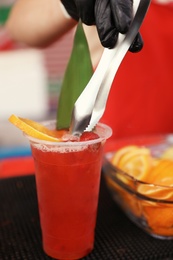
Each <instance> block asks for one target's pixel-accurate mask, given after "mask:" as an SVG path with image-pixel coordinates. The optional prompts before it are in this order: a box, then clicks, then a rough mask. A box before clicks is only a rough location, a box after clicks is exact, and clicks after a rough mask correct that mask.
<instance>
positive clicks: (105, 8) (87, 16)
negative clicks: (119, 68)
mask: <svg viewBox="0 0 173 260" xmlns="http://www.w3.org/2000/svg"><path fill="white" fill-rule="evenodd" d="M61 2H62V4H63V5H64V7H65V9H66V10H67V12H68V13H69V15H70V16H71V17H72V18H74V19H75V20H77V21H78V20H79V19H81V21H82V22H83V23H84V24H86V25H94V24H95V25H96V27H97V31H98V35H99V38H100V42H101V44H102V45H103V47H106V48H113V47H114V46H115V44H116V42H117V37H118V33H119V32H120V33H123V34H124V33H126V32H127V31H128V29H129V26H130V23H131V21H132V12H133V9H132V5H133V3H132V0H61ZM142 47H143V40H142V37H141V36H140V34H139V33H138V34H137V36H136V38H135V39H134V41H133V43H132V45H131V46H130V48H129V51H131V52H138V51H140V50H141V49H142Z"/></svg>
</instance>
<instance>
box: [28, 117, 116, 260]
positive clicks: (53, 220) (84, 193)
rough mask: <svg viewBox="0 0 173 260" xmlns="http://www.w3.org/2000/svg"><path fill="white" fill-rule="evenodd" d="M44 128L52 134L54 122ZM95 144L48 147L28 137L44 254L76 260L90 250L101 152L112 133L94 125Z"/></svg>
mask: <svg viewBox="0 0 173 260" xmlns="http://www.w3.org/2000/svg"><path fill="white" fill-rule="evenodd" d="M44 125H46V126H48V127H49V128H50V129H53V128H55V122H53V121H50V122H47V123H45V124H44ZM96 133H97V134H98V135H99V136H100V138H99V139H94V140H89V141H84V142H57V143H56V142H49V141H43V140H38V139H35V138H32V137H30V136H27V137H28V138H29V140H30V144H31V149H32V155H33V158H34V162H35V172H36V185H37V195H38V204H39V213H40V222H41V229H42V237H43V248H44V251H45V252H46V253H47V254H48V255H49V256H51V257H53V258H57V259H79V258H82V257H84V256H86V255H87V254H89V253H90V252H91V250H92V249H93V246H94V229H95V224H96V215H97V205H98V195H99V184H100V172H101V165H102V155H103V147H104V143H105V141H106V139H107V138H109V137H110V136H111V133H112V131H111V129H110V128H109V127H108V126H106V125H104V124H98V125H97V127H96Z"/></svg>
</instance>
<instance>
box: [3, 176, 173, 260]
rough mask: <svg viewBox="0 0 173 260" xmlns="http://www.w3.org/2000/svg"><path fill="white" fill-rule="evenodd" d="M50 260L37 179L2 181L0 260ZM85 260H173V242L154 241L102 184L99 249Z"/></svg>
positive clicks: (98, 226)
mask: <svg viewBox="0 0 173 260" xmlns="http://www.w3.org/2000/svg"><path fill="white" fill-rule="evenodd" d="M38 259H40V260H44V259H47V260H50V259H51V258H50V257H48V256H46V255H45V254H44V252H43V250H42V245H41V231H40V224H39V216H38V207H37V198H36V187H35V178H34V176H27V177H19V178H11V179H4V180H1V181H0V260H38ZM83 259H85V260H96V259H97V260H102V259H103V260H109V259H110V260H113V259H115V260H116V259H122V260H126V259H127V260H128V259H131V260H135V259H136V260H150V259H155V260H171V259H173V241H163V240H158V239H155V238H152V237H150V236H149V235H147V234H145V233H144V232H143V231H142V230H140V229H139V228H138V227H136V226H135V225H134V224H133V223H132V222H131V221H130V220H128V219H127V218H126V216H125V215H124V214H123V213H122V212H121V210H120V209H119V208H118V206H116V204H115V203H114V202H113V200H112V199H111V197H110V195H109V192H108V190H107V188H106V186H105V183H104V180H103V179H102V181H101V191H100V201H99V209H98V220H97V227H96V236H95V249H94V250H93V252H92V253H91V254H90V255H88V256H87V257H85V258H83Z"/></svg>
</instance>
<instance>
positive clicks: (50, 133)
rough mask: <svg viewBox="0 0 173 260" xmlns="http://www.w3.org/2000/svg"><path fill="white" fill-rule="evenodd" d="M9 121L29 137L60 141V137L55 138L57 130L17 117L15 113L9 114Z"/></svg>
mask: <svg viewBox="0 0 173 260" xmlns="http://www.w3.org/2000/svg"><path fill="white" fill-rule="evenodd" d="M9 121H10V122H11V123H12V124H13V125H15V126H17V127H18V128H19V129H20V130H22V131H23V132H24V133H25V134H27V135H29V136H31V137H35V138H38V139H40V140H46V141H53V142H60V141H61V139H60V138H57V131H55V130H50V129H48V128H46V127H45V126H43V125H41V124H39V123H37V122H35V121H32V120H29V119H25V118H21V117H17V116H16V115H11V116H10V118H9Z"/></svg>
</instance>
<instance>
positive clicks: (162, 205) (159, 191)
mask: <svg viewBox="0 0 173 260" xmlns="http://www.w3.org/2000/svg"><path fill="white" fill-rule="evenodd" d="M127 145H138V146H140V147H146V148H149V150H150V153H151V155H152V156H153V157H154V158H156V159H157V158H159V157H160V155H161V154H163V152H164V151H165V150H166V149H168V148H169V147H170V146H171V147H173V135H172V134H170V135H164V136H163V135H157V136H147V137H146V136H145V137H137V138H133V139H126V140H124V139H123V140H119V141H117V142H116V143H115V145H114V147H115V150H114V151H110V152H106V154H105V157H104V164H103V172H104V177H105V180H106V184H107V186H108V189H109V191H110V193H111V195H112V197H113V199H114V200H115V202H116V203H117V204H118V205H119V206H120V207H121V208H122V210H123V211H124V213H125V214H126V215H127V216H128V217H129V219H130V220H132V221H133V222H134V223H135V224H136V225H137V226H138V227H140V228H141V229H143V230H144V231H145V232H147V233H148V234H150V235H151V236H153V237H156V238H160V239H173V171H172V183H171V184H170V185H169V186H166V185H156V184H154V183H150V182H146V181H141V180H137V179H136V178H134V177H132V176H130V175H129V174H128V173H127V172H124V171H122V170H121V169H119V168H118V167H116V166H114V165H113V164H112V163H111V158H112V156H113V155H114V154H115V153H116V151H117V150H118V149H120V148H122V147H124V146H127ZM172 160H173V158H172Z"/></svg>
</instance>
